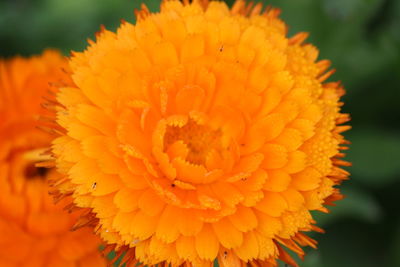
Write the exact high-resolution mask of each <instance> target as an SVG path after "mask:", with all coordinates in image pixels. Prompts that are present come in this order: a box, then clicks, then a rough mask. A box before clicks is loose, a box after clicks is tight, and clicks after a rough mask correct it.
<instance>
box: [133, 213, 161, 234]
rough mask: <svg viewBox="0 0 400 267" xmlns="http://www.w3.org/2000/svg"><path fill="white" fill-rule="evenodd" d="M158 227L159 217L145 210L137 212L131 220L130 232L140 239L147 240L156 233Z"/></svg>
mask: <svg viewBox="0 0 400 267" xmlns="http://www.w3.org/2000/svg"><path fill="white" fill-rule="evenodd" d="M156 227H157V217H150V216H148V215H147V214H146V213H144V212H143V211H141V210H139V211H137V212H136V214H135V217H134V218H133V220H132V221H131V222H130V233H131V234H132V235H133V236H134V237H135V238H138V239H139V240H145V239H147V238H149V237H150V236H152V235H154V232H155V231H156Z"/></svg>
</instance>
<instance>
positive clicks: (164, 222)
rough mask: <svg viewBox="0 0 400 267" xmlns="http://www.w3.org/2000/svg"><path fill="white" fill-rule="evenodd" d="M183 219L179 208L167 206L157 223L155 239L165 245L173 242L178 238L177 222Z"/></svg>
mask: <svg viewBox="0 0 400 267" xmlns="http://www.w3.org/2000/svg"><path fill="white" fill-rule="evenodd" d="M183 219H184V218H183V217H182V216H181V211H180V209H179V208H176V207H174V206H170V205H167V206H166V207H165V209H164V211H163V213H162V215H161V217H160V219H159V221H158V225H157V230H156V237H157V238H159V239H160V240H162V241H164V242H166V243H171V242H173V241H175V240H176V239H177V238H178V236H179V228H178V224H177V221H179V220H183Z"/></svg>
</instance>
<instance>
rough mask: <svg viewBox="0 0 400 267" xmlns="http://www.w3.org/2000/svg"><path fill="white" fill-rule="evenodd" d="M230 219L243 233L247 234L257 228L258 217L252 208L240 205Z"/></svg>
mask: <svg viewBox="0 0 400 267" xmlns="http://www.w3.org/2000/svg"><path fill="white" fill-rule="evenodd" d="M228 218H229V220H230V221H231V223H232V224H233V225H234V226H235V227H236V228H237V229H238V230H239V231H241V232H247V231H250V230H252V229H254V228H256V227H257V217H256V215H255V214H254V212H253V209H252V208H247V207H243V206H241V205H238V206H237V209H236V212H235V213H234V214H232V215H231V216H229V217H228Z"/></svg>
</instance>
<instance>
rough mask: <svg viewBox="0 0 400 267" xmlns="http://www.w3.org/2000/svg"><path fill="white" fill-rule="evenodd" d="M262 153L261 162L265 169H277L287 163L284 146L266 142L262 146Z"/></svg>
mask: <svg viewBox="0 0 400 267" xmlns="http://www.w3.org/2000/svg"><path fill="white" fill-rule="evenodd" d="M262 152H263V153H264V161H263V163H262V166H263V168H265V169H278V168H282V167H283V166H285V164H286V163H287V160H288V159H287V158H288V155H287V151H286V148H285V147H283V146H280V145H276V144H266V145H264V146H263V148H262Z"/></svg>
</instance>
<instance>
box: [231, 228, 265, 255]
mask: <svg viewBox="0 0 400 267" xmlns="http://www.w3.org/2000/svg"><path fill="white" fill-rule="evenodd" d="M259 250H260V247H259V246H258V240H257V237H256V235H255V234H254V232H253V231H251V232H247V233H245V234H243V243H242V245H241V246H239V247H238V248H235V253H236V254H237V255H238V256H239V258H240V259H241V260H243V261H246V262H247V261H248V260H251V259H256V258H257V257H258V254H259Z"/></svg>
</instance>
